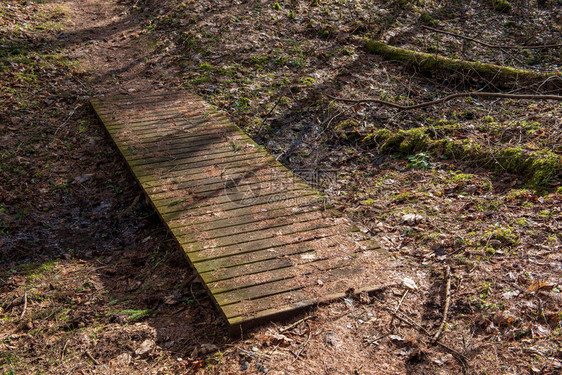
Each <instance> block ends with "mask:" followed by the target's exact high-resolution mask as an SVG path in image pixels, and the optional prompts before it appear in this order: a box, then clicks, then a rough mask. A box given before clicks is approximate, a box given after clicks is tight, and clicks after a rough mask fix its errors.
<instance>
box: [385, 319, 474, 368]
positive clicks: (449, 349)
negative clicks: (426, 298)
mask: <svg viewBox="0 0 562 375" xmlns="http://www.w3.org/2000/svg"><path fill="white" fill-rule="evenodd" d="M385 310H387V311H388V312H390V313H391V314H392V315H393V316H395V317H396V318H397V319H399V320H401V321H402V322H404V323H406V324H409V325H411V326H414V327H416V328H418V329H419V330H420V331H422V332H423V333H425V334H426V335H428V336H430V337H431V336H432V335H431V333H430V332H429V331H428V330H427V329H425V328H424V327H422V326H420V325H419V324H418V323H416V322H414V321H413V320H411V319H409V318H407V317H405V316H400V315H398V313H393V312H392V311H390V310H389V309H385ZM434 343H435V344H437V345H439V346H441V347H443V348H445V349H447V350H448V351H450V352H451V353H453V354H454V355H455V357H457V359H458V360H459V361H460V362H461V363H462V364H463V365H465V364H466V362H467V358H466V356H465V355H464V354H462V353H460V352H459V351H458V350H455V349H453V348H451V347H450V346H448V345H446V344H443V343H442V342H440V341H435V342H434Z"/></svg>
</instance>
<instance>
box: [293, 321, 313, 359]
mask: <svg viewBox="0 0 562 375" xmlns="http://www.w3.org/2000/svg"><path fill="white" fill-rule="evenodd" d="M306 324H307V326H308V337H307V338H306V341H305V343H304V345H303V346H302V348H301V349H300V350H299V352H298V353H297V354H296V355H295V359H294V360H293V362H291V364H293V363H295V362H296V361H298V359H299V357H300V356H301V354H302V352H303V350H304V349H305V348H306V346H307V345H308V342H309V341H310V338H311V337H312V329H310V326H309V325H308V323H306Z"/></svg>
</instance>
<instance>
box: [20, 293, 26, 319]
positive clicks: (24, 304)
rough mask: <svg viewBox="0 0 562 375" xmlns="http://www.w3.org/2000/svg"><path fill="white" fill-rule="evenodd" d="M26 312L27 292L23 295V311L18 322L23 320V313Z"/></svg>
mask: <svg viewBox="0 0 562 375" xmlns="http://www.w3.org/2000/svg"><path fill="white" fill-rule="evenodd" d="M26 310H27V292H24V293H23V310H22V311H21V315H20V320H22V319H23V316H24V315H25V311H26Z"/></svg>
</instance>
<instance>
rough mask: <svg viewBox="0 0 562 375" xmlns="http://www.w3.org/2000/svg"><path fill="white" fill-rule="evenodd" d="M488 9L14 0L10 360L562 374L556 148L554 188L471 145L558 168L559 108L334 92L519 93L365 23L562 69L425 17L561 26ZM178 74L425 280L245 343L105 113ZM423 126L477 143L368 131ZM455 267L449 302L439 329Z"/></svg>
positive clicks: (57, 367)
mask: <svg viewBox="0 0 562 375" xmlns="http://www.w3.org/2000/svg"><path fill="white" fill-rule="evenodd" d="M496 3H497V2H496ZM493 4H494V2H492V1H484V0H482V1H467V2H454V1H452V2H442V3H434V2H404V1H396V2H394V1H392V2H390V1H375V2H373V1H365V2H360V3H359V2H352V1H341V2H336V1H335V2H318V1H312V2H304V1H303V2H298V1H292V2H279V3H273V2H260V1H232V2H219V1H211V0H202V1H197V2H195V1H183V2H182V1H176V0H170V1H157V0H153V1H149V0H145V1H143V0H137V1H133V2H130V1H123V2H115V1H110V0H88V1H83V0H68V1H63V0H43V1H40V0H37V1H34V0H9V1H4V2H2V4H0V45H1V48H2V49H1V50H0V182H1V183H0V261H1V263H0V306H1V307H0V316H1V319H0V348H1V350H0V366H1V368H2V372H4V373H61V374H62V373H271V374H308V373H311V374H312V373H314V374H316V373H318V374H320V373H322V374H324V373H334V374H339V373H349V374H396V373H411V374H422V373H423V374H425V373H443V374H450V373H463V372H464V373H478V374H496V373H506V374H520V373H560V372H561V370H562V351H561V349H560V337H561V334H562V331H561V316H562V315H561V299H562V296H561V294H560V286H559V283H560V276H561V270H562V264H561V256H560V246H561V242H562V238H561V236H560V233H562V231H561V224H560V222H561V218H562V214H561V207H562V190H561V189H560V166H559V165H557V164H556V162H552V163H550V164H549V162H540V163H539V164H538V166H539V167H540V168H544V169H541V172H544V174H541V175H540V176H542V177H541V179H540V180H539V181H537V180H533V178H532V177H530V174H529V168H527V169H525V168H520V169H518V167H517V166H512V165H511V164H509V163H507V164H506V162H505V160H502V159H498V157H496V158H494V157H491V158H488V159H486V160H475V159H474V158H472V159H471V157H472V156H473V155H484V154H482V153H480V154H477V153H475V152H473V150H474V149H476V150H480V149H482V148H484V149H486V150H490V152H488V153H487V154H486V155H504V156H505V155H512V158H513V159H514V160H517V161H521V160H523V159H521V157H520V155H523V156H524V157H525V158H527V157H531V158H534V159H533V160H535V159H536V160H549V161H552V160H554V161H556V160H560V159H556V158H559V157H560V155H561V154H562V149H561V148H560V142H561V140H562V138H561V137H562V133H561V128H562V127H561V126H560V118H561V108H560V105H559V104H558V103H557V102H551V101H547V102H537V101H510V100H459V101H456V102H452V103H448V104H446V105H444V106H442V107H432V108H430V109H427V110H420V111H413V112H400V111H395V110H393V109H390V108H386V107H382V106H375V105H354V106H349V105H347V104H346V103H341V102H337V101H333V100H330V99H329V97H328V96H327V95H330V96H338V97H350V98H364V97H367V96H373V97H378V98H383V99H385V100H389V99H390V100H394V101H397V102H401V103H405V104H408V103H413V102H420V101H424V100H431V99H433V98H435V96H436V95H437V96H439V95H445V94H448V93H452V92H456V91H463V90H481V89H485V90H499V89H501V87H490V85H489V83H488V82H486V81H484V80H481V79H478V77H476V78H475V77H466V76H463V75H454V74H453V75H451V74H443V75H441V74H439V73H435V74H430V75H428V74H421V73H420V72H418V71H416V70H415V69H412V68H407V67H404V66H402V65H400V64H396V63H393V62H392V61H386V60H384V59H383V58H381V57H379V56H374V55H371V54H369V53H368V52H367V51H366V50H365V49H364V48H363V44H362V40H363V39H362V38H363V37H369V38H376V39H381V40H383V41H385V42H388V43H390V44H392V45H396V46H401V47H404V48H411V49H416V50H419V51H422V52H431V53H440V54H442V55H446V56H449V57H461V58H465V59H470V60H481V61H486V62H492V63H500V64H509V65H511V66H514V67H517V68H525V69H532V70H537V71H556V69H559V65H560V59H561V58H562V57H561V55H560V53H561V52H560V51H561V49H556V48H554V49H537V50H535V49H532V50H529V49H523V50H516V51H511V50H510V51H509V52H506V51H505V50H502V51H500V52H498V51H496V50H489V49H487V48H484V47H483V46H475V45H474V44H470V43H468V42H467V41H466V40H465V41H463V40H459V39H458V38H454V37H451V36H446V35H438V34H435V33H432V32H430V31H428V30H427V29H422V28H421V24H424V23H425V24H426V25H430V26H432V27H437V28H440V29H446V30H449V31H455V32H457V33H462V34H465V35H470V36H472V37H477V38H481V39H483V40H488V41H493V42H494V43H495V44H502V43H504V44H518V45H531V44H533V45H536V44H552V43H556V42H558V41H560V39H561V22H562V17H561V14H560V12H559V10H558V8H557V6H558V4H557V2H556V1H552V0H551V1H546V2H544V1H541V2H538V3H535V2H533V1H532V2H523V1H512V2H511V4H512V5H513V9H512V11H511V12H503V11H498V9H495V8H494V5H493ZM177 89H188V90H190V91H192V92H196V93H198V94H199V95H201V96H203V97H205V99H206V100H208V101H209V102H211V103H212V104H214V105H216V106H217V107H218V108H219V109H221V110H222V111H223V112H224V113H225V114H227V115H228V116H229V117H230V118H231V119H232V120H233V121H235V122H236V123H237V124H238V125H239V126H240V127H242V128H243V129H244V130H245V131H246V132H248V133H249V134H250V135H252V136H253V137H254V139H256V141H258V142H259V143H261V144H263V145H265V146H266V147H267V149H268V150H269V151H270V152H271V153H273V154H274V155H276V157H277V158H278V159H279V160H280V161H282V162H283V163H284V164H285V165H287V166H288V167H289V168H290V169H292V170H294V171H296V172H297V173H301V174H302V175H303V177H304V178H307V177H309V180H310V182H311V183H315V185H316V186H317V187H318V188H320V189H322V190H323V191H324V192H325V193H326V194H327V196H328V197H329V198H330V199H331V200H332V201H333V202H334V204H335V205H336V206H337V207H338V208H340V209H341V210H342V211H344V212H345V213H346V214H347V215H348V216H349V217H351V218H353V219H354V220H356V221H360V222H362V223H363V224H364V225H365V226H366V227H368V228H369V229H370V231H371V233H372V234H373V235H374V236H375V238H376V239H377V240H378V241H379V242H380V243H381V244H382V245H383V247H384V248H385V249H386V250H388V251H389V252H390V253H391V254H392V255H393V257H394V258H395V259H396V260H397V261H399V262H401V263H404V264H407V265H408V266H409V267H411V272H412V273H413V274H416V275H418V276H417V277H414V278H413V279H412V280H398V281H397V284H393V285H389V286H388V287H387V288H384V289H383V290H381V291H380V292H378V293H375V294H373V295H370V296H365V295H362V296H350V297H348V298H345V299H342V300H338V301H335V302H333V303H331V304H327V305H322V306H318V307H316V308H315V309H312V310H310V311H307V312H305V313H303V314H301V315H300V316H296V317H294V318H293V319H292V320H290V321H287V322H275V323H270V324H267V325H264V326H262V327H260V328H257V329H254V330H252V331H250V332H245V333H244V334H243V336H242V337H241V338H228V337H227V330H226V327H225V326H224V323H223V320H222V318H221V316H220V315H219V313H218V311H217V310H216V309H215V307H214V306H213V304H212V302H211V301H210V299H209V297H208V296H207V295H206V293H205V291H204V289H203V287H202V285H201V284H200V282H199V281H198V280H197V278H196V277H195V275H194V274H193V273H192V271H191V270H190V268H189V265H188V263H187V261H186V260H185V257H184V255H183V254H182V253H181V252H180V250H179V249H178V247H177V246H176V244H175V242H174V239H173V238H172V237H171V236H170V235H169V234H168V233H167V231H166V229H165V228H164V226H163V225H162V223H161V222H160V221H159V219H158V217H157V216H156V215H155V213H154V212H153V211H152V209H151V208H150V206H149V205H148V203H147V202H146V201H145V198H144V195H143V193H142V190H141V189H140V187H139V186H138V185H137V184H136V183H135V180H134V178H133V176H132V175H131V173H130V172H129V171H128V170H127V168H126V166H125V163H124V162H123V160H122V158H121V157H120V155H119V153H118V151H117V150H116V149H115V147H114V146H113V145H112V143H111V140H110V139H109V137H108V136H106V134H105V132H104V130H103V127H102V125H101V124H100V123H99V122H98V121H97V119H96V118H95V116H94V114H93V112H92V110H91V109H90V107H89V105H88V100H89V98H91V97H96V96H101V95H107V94H113V93H122V94H126V93H132V92H135V93H139V92H140V93H142V92H154V91H163V92H165V91H168V90H177ZM525 90H526V88H525V87H520V88H519V89H518V90H516V92H525ZM534 92H538V93H541V91H540V88H538V89H535V91H534ZM420 127H424V128H428V129H432V135H431V137H432V139H435V140H439V141H441V142H444V143H443V144H446V142H449V143H453V142H459V144H462V145H464V149H466V150H468V151H466V154H462V153H461V154H459V153H458V151H457V153H453V154H452V155H451V154H448V153H447V152H446V148H445V149H442V150H439V149H429V148H428V149H425V148H424V147H426V146H427V142H426V143H424V145H423V146H418V144H417V143H415V142H413V143H412V142H410V138H408V137H410V135H407V136H406V139H408V142H409V143H408V142H406V143H401V144H399V145H394V146H393V145H390V144H388V142H387V141H388V138H385V139H383V140H382V142H381V143H380V144H377V142H367V141H365V140H366V139H375V140H377V139H378V138H377V137H371V138H365V136H368V135H369V134H375V133H376V132H378V131H380V130H381V129H387V130H389V131H391V132H394V133H398V132H399V131H411V130H412V129H414V130H415V129H417V128H420ZM377 134H378V133H377ZM408 134H411V133H408ZM412 134H413V133H412ZM385 142H387V143H385ZM401 142H402V141H401ZM402 144H404V145H403V146H402ZM444 147H445V146H444ZM510 149H513V150H516V151H517V152H515V151H513V152H512V153H507V151H506V150H510ZM525 160H526V159H525ZM535 167H536V165H535ZM548 168H550V169H548ZM319 169H320V170H322V171H324V172H325V171H334V170H337V172H338V173H337V179H335V181H334V180H333V179H330V181H329V183H327V182H326V181H324V180H322V179H320V181H318V180H315V179H314V178H310V177H311V175H310V171H311V170H315V171H318V170H319ZM532 172H533V171H532ZM317 173H318V172H315V173H313V174H312V175H313V176H312V177H314V176H318V174H317ZM408 214H413V216H412V215H411V216H405V215H408ZM446 266H450V267H451V269H452V271H451V275H452V276H451V291H450V302H451V305H450V309H449V313H448V315H447V319H446V324H445V326H444V331H443V333H442V335H441V338H440V339H439V342H438V343H436V342H434V341H433V340H432V335H434V334H435V333H436V332H437V330H438V327H439V325H440V323H441V321H442V314H443V309H444V305H445V300H446V296H445V285H446V280H445V268H446ZM412 283H414V284H415V286H413V285H412ZM293 323H294V324H293Z"/></svg>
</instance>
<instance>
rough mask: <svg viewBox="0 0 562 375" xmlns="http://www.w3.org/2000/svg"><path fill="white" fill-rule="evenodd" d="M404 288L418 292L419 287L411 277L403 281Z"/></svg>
mask: <svg viewBox="0 0 562 375" xmlns="http://www.w3.org/2000/svg"><path fill="white" fill-rule="evenodd" d="M402 286H404V288H406V289H409V290H411V291H416V290H418V286H417V285H416V282H415V281H414V280H413V279H411V278H409V277H405V278H404V279H403V280H402Z"/></svg>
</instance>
